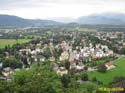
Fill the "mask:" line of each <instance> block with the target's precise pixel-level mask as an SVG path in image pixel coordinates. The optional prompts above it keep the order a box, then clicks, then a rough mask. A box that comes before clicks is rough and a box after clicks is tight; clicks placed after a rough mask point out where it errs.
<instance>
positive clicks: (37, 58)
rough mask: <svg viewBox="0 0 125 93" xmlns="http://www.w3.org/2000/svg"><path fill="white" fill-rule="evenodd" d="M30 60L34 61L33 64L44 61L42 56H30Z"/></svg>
mask: <svg viewBox="0 0 125 93" xmlns="http://www.w3.org/2000/svg"><path fill="white" fill-rule="evenodd" d="M32 58H33V59H34V61H35V62H38V61H39V62H42V61H45V57H44V56H42V55H36V56H32Z"/></svg>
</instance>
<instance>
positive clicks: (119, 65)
mask: <svg viewBox="0 0 125 93" xmlns="http://www.w3.org/2000/svg"><path fill="white" fill-rule="evenodd" d="M114 64H115V65H116V67H115V68H113V69H111V70H108V71H107V72H106V73H104V74H103V73H100V72H97V71H94V72H90V73H88V74H89V78H90V79H92V78H93V77H96V78H97V80H100V81H102V82H103V84H105V85H108V84H109V83H110V82H112V81H113V78H114V77H116V76H124V77H125V57H122V58H119V59H117V60H115V61H114Z"/></svg>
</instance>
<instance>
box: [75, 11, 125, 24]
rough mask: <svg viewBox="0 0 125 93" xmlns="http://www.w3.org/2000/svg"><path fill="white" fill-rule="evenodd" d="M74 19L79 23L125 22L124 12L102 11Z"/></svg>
mask: <svg viewBox="0 0 125 93" xmlns="http://www.w3.org/2000/svg"><path fill="white" fill-rule="evenodd" d="M75 21H76V22H77V23H80V24H92V25H93V24H94V25H95V24H107V25H123V24H125V14H121V13H102V14H95V15H89V16H82V17H79V18H77V19H76V20H75Z"/></svg>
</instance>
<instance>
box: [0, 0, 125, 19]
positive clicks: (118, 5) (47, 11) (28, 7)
mask: <svg viewBox="0 0 125 93" xmlns="http://www.w3.org/2000/svg"><path fill="white" fill-rule="evenodd" d="M103 12H120V13H125V0H0V14H10V15H16V16H20V17H23V18H35V19H36V18H40V19H41V18H42V19H44V18H48V17H74V18H76V17H79V16H84V15H90V14H96V13H103Z"/></svg>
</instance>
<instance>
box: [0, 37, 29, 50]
mask: <svg viewBox="0 0 125 93" xmlns="http://www.w3.org/2000/svg"><path fill="white" fill-rule="evenodd" d="M29 41H30V39H18V40H15V39H0V48H4V47H5V46H6V45H10V46H12V45H14V44H17V43H20V44H22V43H26V42H29Z"/></svg>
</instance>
